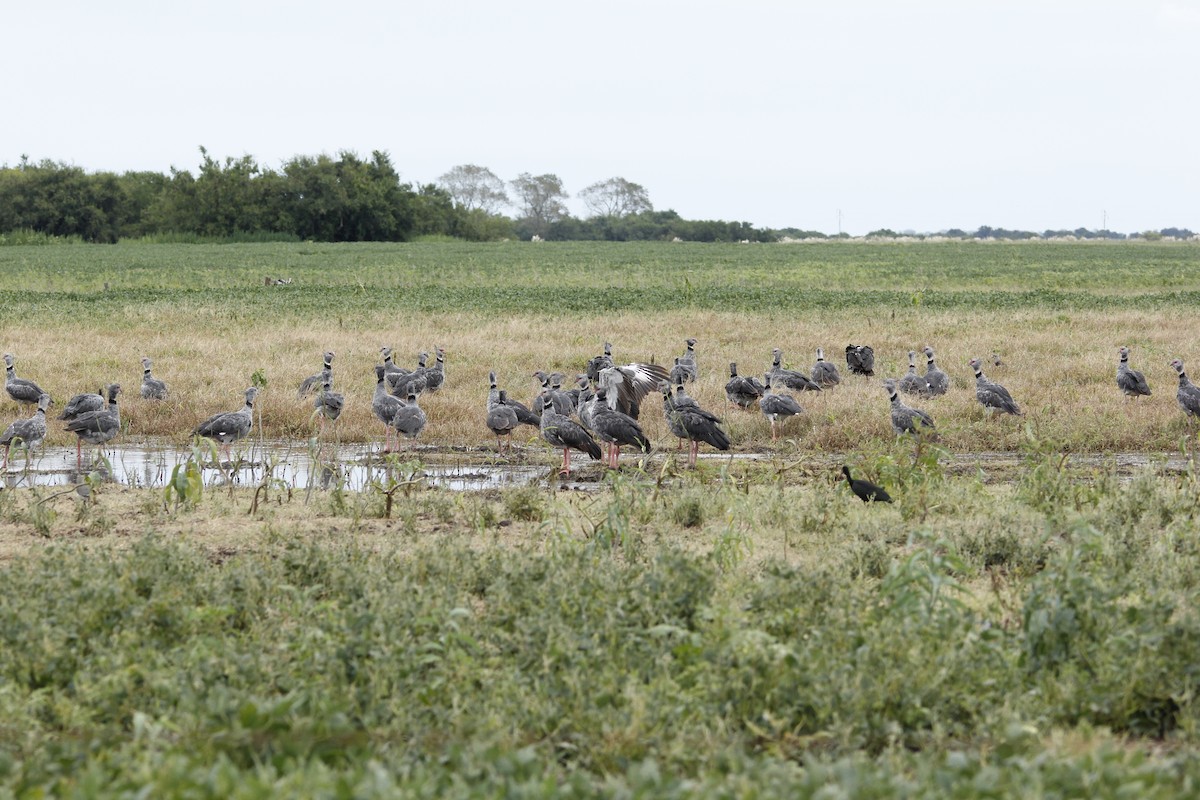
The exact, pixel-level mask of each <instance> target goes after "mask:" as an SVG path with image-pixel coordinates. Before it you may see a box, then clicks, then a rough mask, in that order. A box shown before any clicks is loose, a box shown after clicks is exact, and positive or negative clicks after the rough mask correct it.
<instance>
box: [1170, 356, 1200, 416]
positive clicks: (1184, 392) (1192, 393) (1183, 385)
mask: <svg viewBox="0 0 1200 800" xmlns="http://www.w3.org/2000/svg"><path fill="white" fill-rule="evenodd" d="M1171 366H1172V367H1174V368H1175V371H1176V372H1177V373H1179V389H1178V390H1177V391H1176V392H1175V400H1176V401H1177V402H1178V403H1179V407H1180V408H1182V409H1183V413H1184V414H1186V415H1187V420H1188V425H1189V429H1190V426H1191V423H1192V417H1200V388H1198V387H1197V386H1196V384H1194V383H1192V379H1191V378H1189V377H1188V375H1187V373H1186V372H1184V371H1183V359H1181V358H1177V359H1175V360H1174V361H1172V362H1171Z"/></svg>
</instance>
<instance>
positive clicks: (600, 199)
mask: <svg viewBox="0 0 1200 800" xmlns="http://www.w3.org/2000/svg"><path fill="white" fill-rule="evenodd" d="M579 197H580V199H582V200H583V203H584V205H586V206H587V207H588V211H590V212H591V213H592V216H594V217H627V216H629V215H630V214H642V213H645V212H647V211H653V210H654V206H653V205H652V204H651V203H650V195H649V194H648V193H647V192H646V189H645V188H644V187H643V186H642V185H641V184H637V183H633V182H632V181H627V180H625V179H624V178H609V179H608V180H606V181H598V182H596V183H593V184H592V185H591V186H589V187H587V188H586V189H584V190H583V191H581V192H580V193H579Z"/></svg>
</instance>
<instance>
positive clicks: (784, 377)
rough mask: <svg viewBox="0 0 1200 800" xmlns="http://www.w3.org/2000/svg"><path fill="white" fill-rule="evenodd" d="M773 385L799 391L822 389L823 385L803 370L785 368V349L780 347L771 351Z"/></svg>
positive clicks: (817, 390)
mask: <svg viewBox="0 0 1200 800" xmlns="http://www.w3.org/2000/svg"><path fill="white" fill-rule="evenodd" d="M771 385H772V386H774V387H775V388H777V389H778V388H779V387H781V386H782V387H784V388H786V389H794V390H796V391H798V392H819V391H821V385H820V384H819V383H817V382H816V381H814V380H812V379H811V378H809V377H808V376H807V375H805V374H804V373H803V372H797V371H796V370H794V369H784V368H783V351H782V350H780V349H779V348H778V347H776V348H775V349H774V350H772V351H771Z"/></svg>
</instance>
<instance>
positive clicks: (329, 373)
mask: <svg viewBox="0 0 1200 800" xmlns="http://www.w3.org/2000/svg"><path fill="white" fill-rule="evenodd" d="M326 378H328V379H329V380H330V381H331V382H332V380H333V352H332V351H326V352H325V366H323V367H322V368H321V371H320V372H318V373H317V374H316V375H309V376H308V377H307V378H305V379H304V380H302V381H300V386H299V388H298V389H297V390H296V397H300V398H304V397H308V395H310V394H311V393H312V392H314V391H318V390H320V389H321V387H322V386H323V385H324V384H325V379H326Z"/></svg>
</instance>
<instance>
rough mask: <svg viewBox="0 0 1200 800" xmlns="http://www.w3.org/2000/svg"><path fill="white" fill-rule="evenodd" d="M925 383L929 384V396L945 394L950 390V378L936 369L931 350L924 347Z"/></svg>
mask: <svg viewBox="0 0 1200 800" xmlns="http://www.w3.org/2000/svg"><path fill="white" fill-rule="evenodd" d="M924 352H925V383H927V384H929V393H930V394H931V395H939V394H945V393H946V390H947V389H949V388H950V376H949V375H947V374H946V373H944V372H942V371H941V370H940V369H938V365H937V364H936V363H934V360H933V348H932V347H930V346H929V345H925V348H924Z"/></svg>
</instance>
